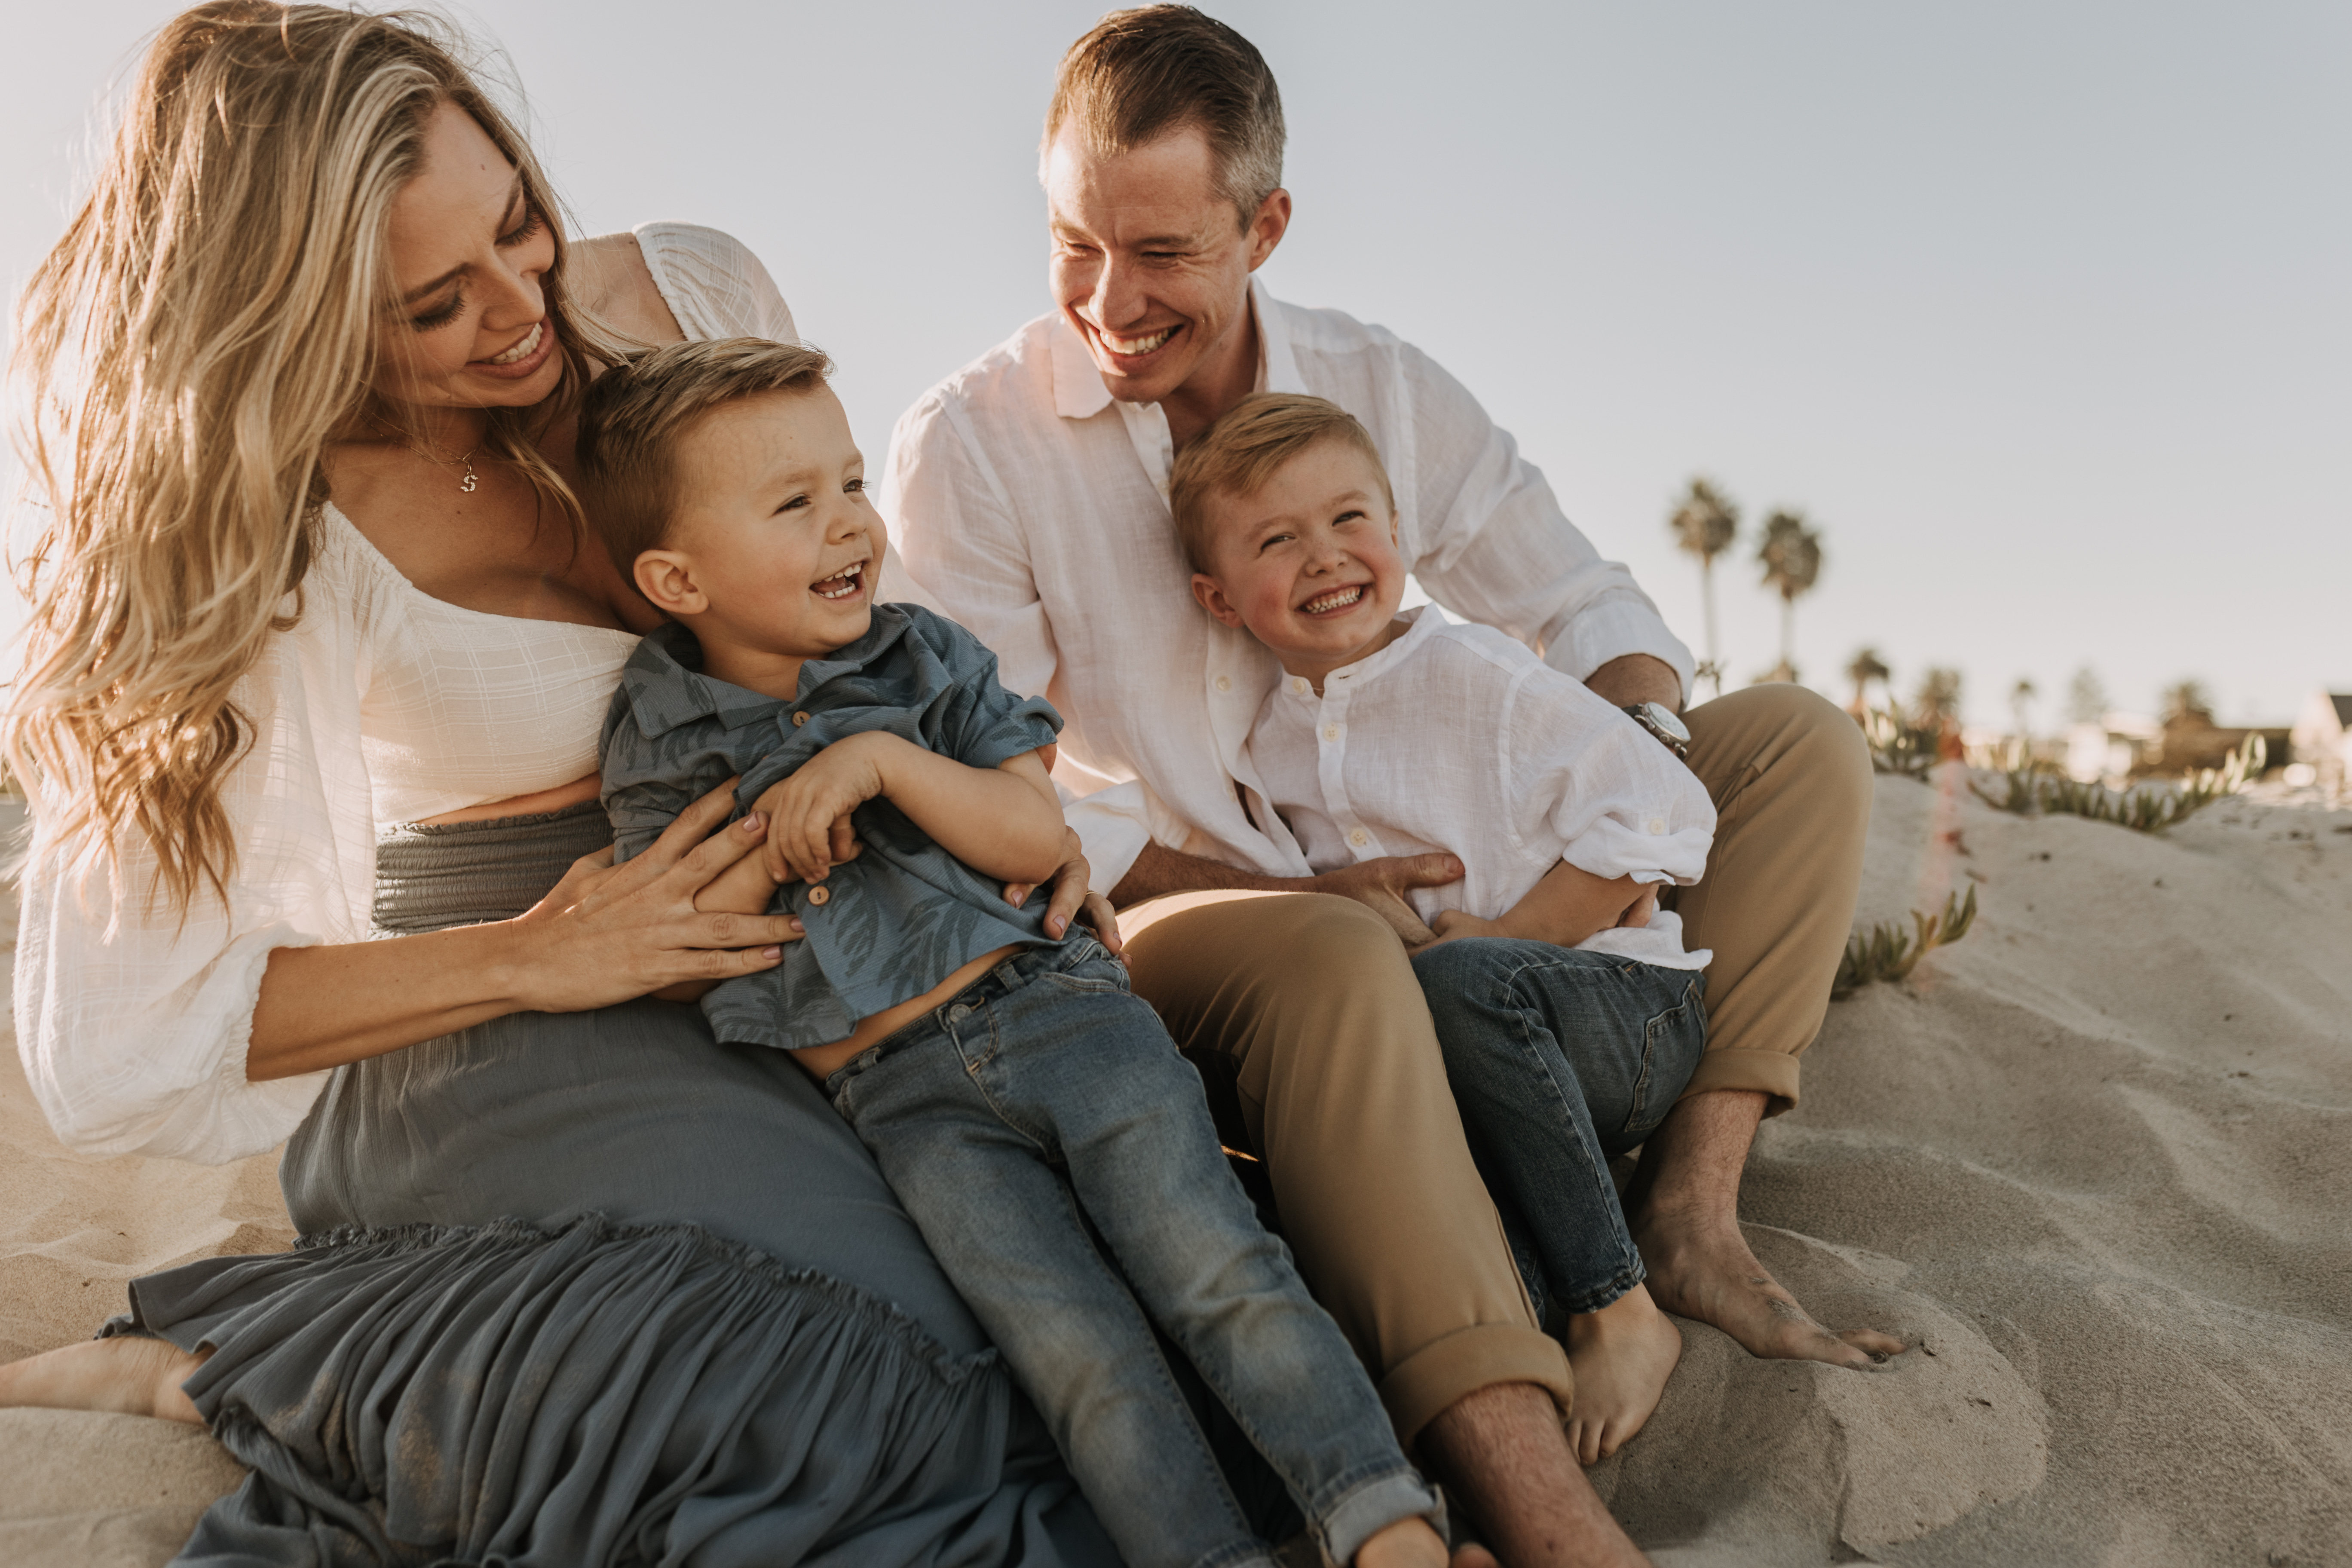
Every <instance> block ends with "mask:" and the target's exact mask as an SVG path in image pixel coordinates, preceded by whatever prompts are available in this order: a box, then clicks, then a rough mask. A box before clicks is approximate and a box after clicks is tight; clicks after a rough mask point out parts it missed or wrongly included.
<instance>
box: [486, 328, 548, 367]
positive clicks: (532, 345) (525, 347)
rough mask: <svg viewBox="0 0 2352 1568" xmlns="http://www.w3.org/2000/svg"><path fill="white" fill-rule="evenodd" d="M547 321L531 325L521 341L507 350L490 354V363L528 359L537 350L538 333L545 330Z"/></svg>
mask: <svg viewBox="0 0 2352 1568" xmlns="http://www.w3.org/2000/svg"><path fill="white" fill-rule="evenodd" d="M546 327H547V323H546V322H544V321H541V322H540V323H539V324H538V325H536V326H534V327H532V328H531V330H530V333H529V334H528V335H527V336H526V337H524V339H523V340H522V342H519V343H517V344H515V346H514V347H512V348H510V349H509V350H507V352H506V353H502V354H494V355H492V356H491V359H490V363H492V364H513V363H516V362H518V361H520V360H527V359H529V358H530V356H531V355H533V354H535V353H538V352H539V334H540V333H541V331H545V330H546Z"/></svg>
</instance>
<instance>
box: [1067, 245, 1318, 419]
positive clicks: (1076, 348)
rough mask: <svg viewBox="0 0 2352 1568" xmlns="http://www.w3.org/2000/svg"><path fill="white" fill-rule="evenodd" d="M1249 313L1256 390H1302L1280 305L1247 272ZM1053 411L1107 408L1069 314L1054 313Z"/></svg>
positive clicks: (1105, 390) (1072, 413)
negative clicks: (1252, 325) (1254, 325)
mask: <svg viewBox="0 0 2352 1568" xmlns="http://www.w3.org/2000/svg"><path fill="white" fill-rule="evenodd" d="M1250 312H1251V314H1252V315H1254V316H1255V317H1256V319H1257V380H1256V382H1255V386H1254V390H1255V391H1258V392H1305V391H1306V390H1307V384H1306V383H1305V382H1303V381H1301V380H1300V379H1299V378H1298V360H1297V356H1296V355H1294V354H1293V353H1291V349H1290V331H1289V322H1288V321H1286V319H1285V317H1284V313H1283V310H1282V308H1281V306H1280V304H1279V303H1278V302H1277V301H1276V299H1275V297H1274V296H1273V295H1271V294H1269V293H1267V292H1266V289H1265V279H1264V278H1263V277H1261V276H1260V275H1258V274H1256V273H1252V274H1250ZM1052 353H1053V363H1054V412H1055V413H1056V414H1058V415H1060V416H1062V417H1063V418H1065V419H1091V418H1093V417H1094V416H1096V415H1097V414H1100V413H1101V412H1102V411H1103V410H1104V409H1106V408H1108V407H1109V406H1110V403H1111V396H1110V388H1109V387H1108V386H1105V385H1104V384H1103V378H1102V372H1100V371H1098V370H1097V369H1096V368H1095V362H1094V356H1093V355H1091V354H1089V353H1087V345H1086V341H1085V340H1084V339H1082V338H1080V337H1079V336H1078V333H1077V329H1076V328H1075V327H1073V326H1071V325H1070V322H1069V318H1067V317H1066V316H1064V315H1063V314H1062V313H1061V312H1060V311H1059V310H1056V311H1055V312H1054V326H1053V344H1052Z"/></svg>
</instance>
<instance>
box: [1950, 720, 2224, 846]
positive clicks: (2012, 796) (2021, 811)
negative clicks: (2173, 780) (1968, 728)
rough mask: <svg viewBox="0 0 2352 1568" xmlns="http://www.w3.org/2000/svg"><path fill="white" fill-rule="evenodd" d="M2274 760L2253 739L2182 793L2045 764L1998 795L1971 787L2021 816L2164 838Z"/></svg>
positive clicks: (2016, 775) (2014, 771)
mask: <svg viewBox="0 0 2352 1568" xmlns="http://www.w3.org/2000/svg"><path fill="white" fill-rule="evenodd" d="M2269 760H2270V748H2269V747H2267V746H2265V745H2264V744H2263V738H2262V737H2261V736H2260V735H2249V736H2247V737H2246V743H2245V744H2244V745H2242V746H2240V747H2239V748H2238V749H2237V750H2236V751H2234V752H2231V753H2230V760H2229V761H2228V762H2226V763H2222V764H2221V766H2220V767H2218V768H2200V769H2199V770H2198V772H2197V773H2196V774H2195V775H2194V776H2192V777H2190V778H2189V779H2188V780H2186V781H2184V782H2183V783H2182V784H2181V785H2180V787H2179V788H2178V789H2173V788H2169V787H2167V786H2165V785H2161V784H2141V785H2139V786H2138V787H2137V788H2136V789H2130V790H2126V791H2123V792H2121V793H2117V792H2116V791H2115V790H2111V789H2108V788H2105V786H2104V785H2100V784H2081V783H2077V782H2076V781H2075V780H2074V779H2070V778H2064V777H2061V776H2059V775H2058V774H2056V773H2053V772H2052V771H2051V770H2050V769H2049V768H2048V766H2047V765H2046V764H2042V763H2028V764H2027V765H2025V766H2023V767H2018V768H2011V769H2010V770H2009V771H2008V772H2007V773H2004V774H2003V775H2002V780H2003V782H2004V784H2005V785H2006V788H2005V789H2004V791H2003V792H2002V793H2001V794H2000V795H1998V796H1996V795H1990V794H1988V793H1986V791H1985V790H1984V789H1983V788H1982V787H1981V786H1979V784H1976V783H1975V782H1974V781H1973V780H1971V781H1970V782H1969V789H1971V790H1973V791H1974V792H1975V793H1976V796H1977V798H1978V799H1979V800H1981V801H1983V802H1984V803H1985V804H1986V805H1990V806H1991V807H1993V808H1994V809H1995V810H1997V811H2006V812H2011V813H2012V814H2014V815H2016V816H2037V815H2060V816H2081V817H2087V818H2089V819H2090V820H2091V821H2093V822H2112V823H2114V824H2115V825H2116V826H2118V827H2128V828H2131V829H2132V830H2133V831H2134V832H2137V833H2161V832H2162V831H2164V829H2166V828H2168V827H2172V826H2178V825H2179V824H2180V823H2182V822H2185V821H2187V820H2188V819H2189V816H2192V815H2193V814H2195V813H2197V812H2199V811H2202V810H2203V809H2204V808H2205V807H2207V806H2209V805H2212V804H2213V803H2214V802H2215V801H2217V800H2220V799H2221V798H2222V797H2223V796H2225V795H2235V794H2237V793H2238V792H2239V791H2240V790H2242V789H2243V788H2245V787H2246V781H2247V780H2249V779H2254V778H2260V777H2261V776H2262V773H2263V766H2264V765H2265V764H2266V763H2268V762H2269Z"/></svg>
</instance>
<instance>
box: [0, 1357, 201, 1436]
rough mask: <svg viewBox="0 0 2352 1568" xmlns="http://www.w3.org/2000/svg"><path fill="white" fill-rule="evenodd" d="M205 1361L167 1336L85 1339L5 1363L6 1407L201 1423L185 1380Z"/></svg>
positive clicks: (0, 1371)
mask: <svg viewBox="0 0 2352 1568" xmlns="http://www.w3.org/2000/svg"><path fill="white" fill-rule="evenodd" d="M209 1353H210V1352H209V1351H207V1352H206V1354H209ZM204 1363H205V1357H204V1356H201V1355H190V1354H189V1353H188V1352H185V1351H184V1350H182V1349H180V1348H179V1347H178V1346H177V1345H174V1344H171V1343H169V1342H165V1341H163V1340H142V1339H134V1338H131V1337H129V1336H127V1335H126V1336H124V1337H122V1338H120V1339H111V1340H85V1341H83V1342H81V1343H80V1344H78V1345H67V1346H65V1347H64V1348H63V1349H60V1350H53V1351H47V1352H43V1353H41V1354H39V1355H37V1356H26V1358H25V1359H24V1360H23V1361H16V1362H10V1363H8V1364H7V1365H5V1366H0V1409H5V1408H12V1407H37V1408H40V1409H45V1410H100V1411H108V1412H111V1413H112V1414H114V1415H155V1416H160V1417H162V1418H163V1420H166V1421H184V1422H186V1423H187V1424H188V1425H189V1426H203V1425H204V1424H205V1420H204V1417H203V1416H201V1415H197V1414H196V1406H195V1404H194V1401H192V1400H190V1399H189V1397H188V1396H187V1395H186V1394H183V1393H181V1392H180V1384H183V1383H184V1382H186V1381H187V1379H188V1375H189V1373H193V1372H194V1371H195V1370H196V1368H198V1367H200V1366H202V1365H203V1364H204Z"/></svg>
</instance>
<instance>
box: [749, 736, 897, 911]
mask: <svg viewBox="0 0 2352 1568" xmlns="http://www.w3.org/2000/svg"><path fill="white" fill-rule="evenodd" d="M893 739H894V737H892V736H889V735H885V734H880V733H875V732H868V733H866V734H863V735H852V736H850V737H848V738H847V739H845V740H841V741H835V742H834V743H833V744H832V745H830V746H827V747H826V748H825V749H824V751H822V752H818V753H817V754H816V755H815V756H814V757H811V758H810V759H809V760H808V761H807V762H806V763H803V764H801V768H800V771H799V772H797V773H793V776H792V777H790V778H788V779H786V780H784V781H783V782H782V784H777V785H775V786H774V787H773V788H772V789H770V790H769V791H768V792H767V793H766V794H765V795H761V797H760V800H759V804H758V805H756V806H754V807H753V808H752V809H754V810H756V811H761V812H765V813H766V814H767V816H768V845H767V848H766V849H765V850H764V851H762V854H763V856H764V858H765V862H766V866H767V870H768V875H770V876H771V877H773V878H774V879H776V880H777V881H779V882H796V881H797V882H822V881H824V878H825V873H826V872H827V871H829V870H831V869H832V868H834V867H835V866H837V865H841V864H843V863H845V862H846V861H849V860H854V859H856V858H857V851H858V844H857V841H856V837H855V835H854V834H853V833H852V831H851V828H850V823H849V814H850V813H851V812H853V811H855V810H856V809H857V807H859V806H860V805H865V804H866V802H867V801H869V800H872V799H873V798H874V797H875V796H876V795H880V794H881V793H882V790H883V775H882V759H883V757H884V756H885V755H886V754H887V749H888V746H889V744H890V742H892V741H893ZM900 743H902V744H903V742H900Z"/></svg>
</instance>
